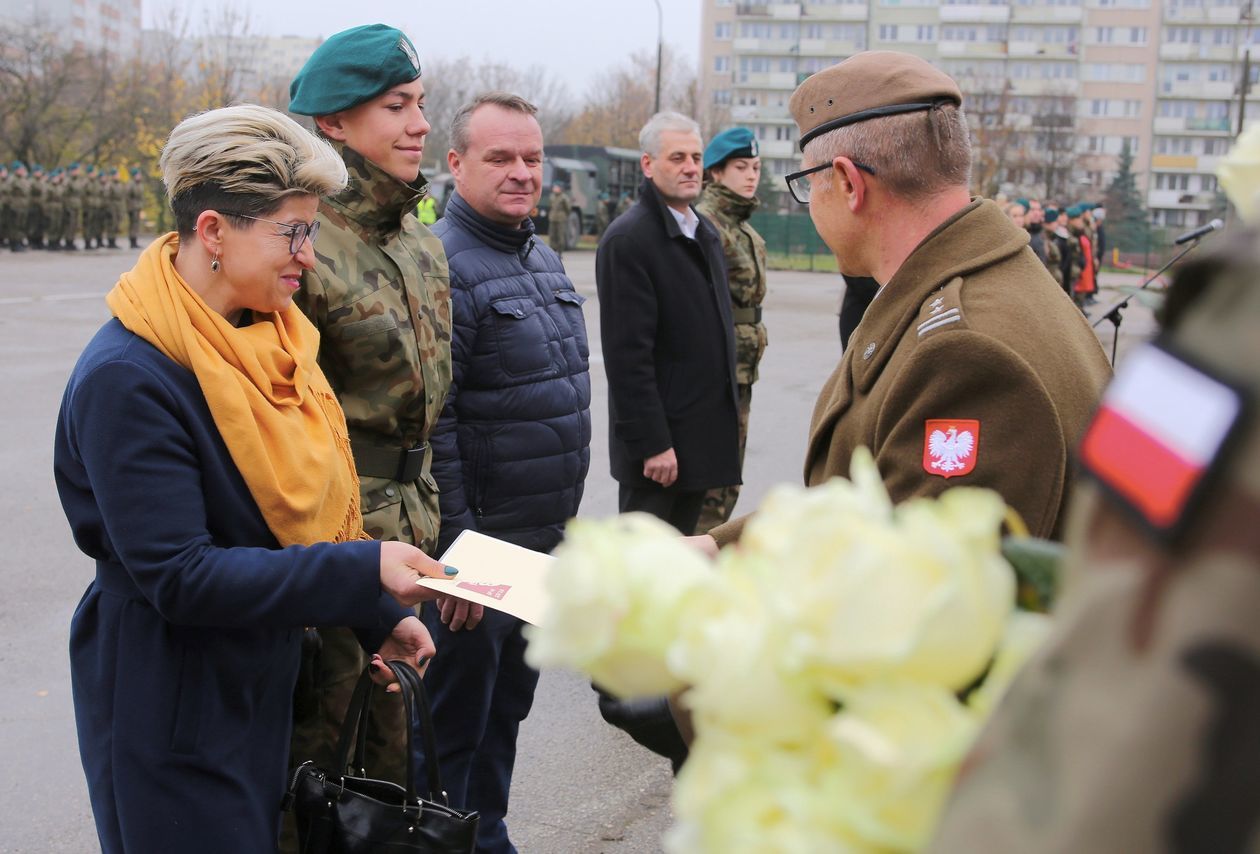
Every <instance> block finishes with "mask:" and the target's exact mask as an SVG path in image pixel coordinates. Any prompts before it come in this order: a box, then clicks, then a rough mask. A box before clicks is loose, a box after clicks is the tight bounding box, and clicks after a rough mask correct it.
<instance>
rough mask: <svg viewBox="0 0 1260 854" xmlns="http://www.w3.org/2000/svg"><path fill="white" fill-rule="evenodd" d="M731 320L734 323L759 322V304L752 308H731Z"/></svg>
mask: <svg viewBox="0 0 1260 854" xmlns="http://www.w3.org/2000/svg"><path fill="white" fill-rule="evenodd" d="M731 320H732V321H733V322H735V323H760V322H761V306H756V307H754V308H732V309H731Z"/></svg>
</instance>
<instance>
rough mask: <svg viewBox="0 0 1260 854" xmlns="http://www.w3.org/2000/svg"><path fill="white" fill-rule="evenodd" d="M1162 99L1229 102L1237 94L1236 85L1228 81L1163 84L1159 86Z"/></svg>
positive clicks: (1190, 81) (1192, 81)
mask: <svg viewBox="0 0 1260 854" xmlns="http://www.w3.org/2000/svg"><path fill="white" fill-rule="evenodd" d="M1158 95H1159V97H1161V98H1188V99H1196V100H1200V101H1228V100H1229V99H1231V98H1233V97H1234V96H1235V95H1236V93H1235V91H1234V84H1233V83H1232V82H1230V81H1228V80H1198V81H1194V80H1187V81H1185V82H1182V81H1169V82H1161V83H1160V84H1159V93H1158Z"/></svg>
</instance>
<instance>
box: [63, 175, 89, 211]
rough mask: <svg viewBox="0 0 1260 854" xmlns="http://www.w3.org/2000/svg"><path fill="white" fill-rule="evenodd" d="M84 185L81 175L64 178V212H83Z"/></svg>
mask: <svg viewBox="0 0 1260 854" xmlns="http://www.w3.org/2000/svg"><path fill="white" fill-rule="evenodd" d="M84 183H85V182H84V179H83V176H82V175H70V176H69V177H67V178H66V211H68V212H69V213H71V214H79V213H82V212H83V193H84V186H83V185H84Z"/></svg>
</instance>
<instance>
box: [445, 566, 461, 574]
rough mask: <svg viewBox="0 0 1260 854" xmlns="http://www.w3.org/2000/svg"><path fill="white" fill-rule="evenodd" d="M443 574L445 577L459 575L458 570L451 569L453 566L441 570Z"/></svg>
mask: <svg viewBox="0 0 1260 854" xmlns="http://www.w3.org/2000/svg"><path fill="white" fill-rule="evenodd" d="M443 572H445V573H446V574H447V575H459V570H458V569H456V568H455V567H453V566H448V567H446V568H445V569H444V570H443Z"/></svg>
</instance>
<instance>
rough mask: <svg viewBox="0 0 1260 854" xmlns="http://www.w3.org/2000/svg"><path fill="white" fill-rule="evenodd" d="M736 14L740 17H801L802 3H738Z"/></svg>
mask: <svg viewBox="0 0 1260 854" xmlns="http://www.w3.org/2000/svg"><path fill="white" fill-rule="evenodd" d="M735 14H736V16H737V17H740V18H774V19H783V18H799V17H800V16H801V4H800V3H736V4H735Z"/></svg>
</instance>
